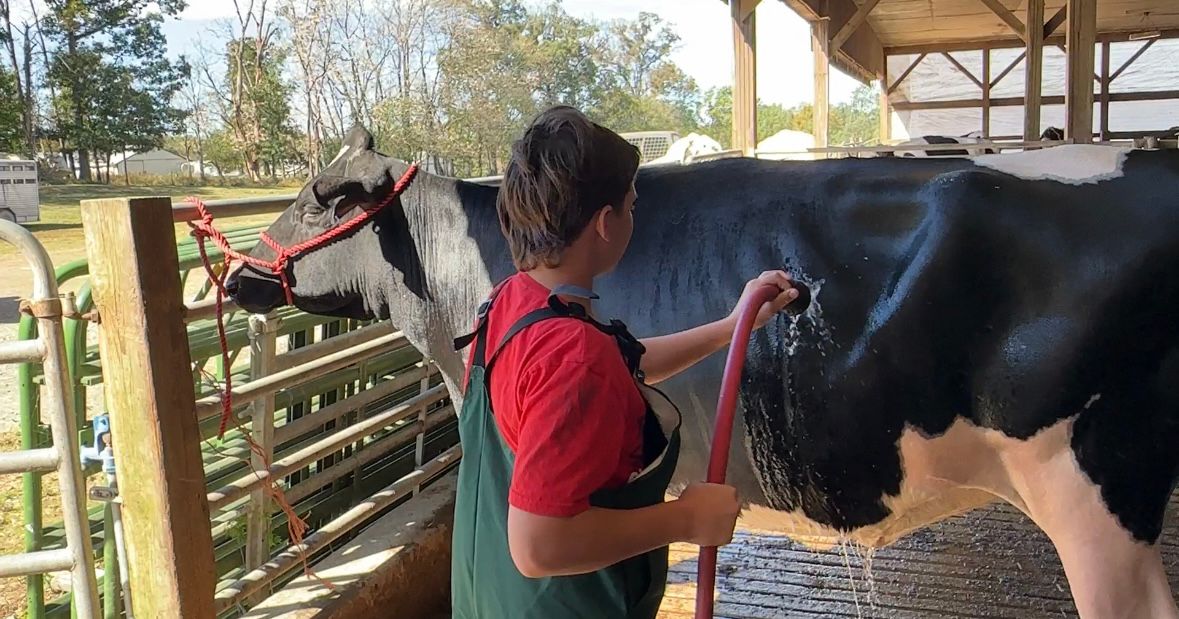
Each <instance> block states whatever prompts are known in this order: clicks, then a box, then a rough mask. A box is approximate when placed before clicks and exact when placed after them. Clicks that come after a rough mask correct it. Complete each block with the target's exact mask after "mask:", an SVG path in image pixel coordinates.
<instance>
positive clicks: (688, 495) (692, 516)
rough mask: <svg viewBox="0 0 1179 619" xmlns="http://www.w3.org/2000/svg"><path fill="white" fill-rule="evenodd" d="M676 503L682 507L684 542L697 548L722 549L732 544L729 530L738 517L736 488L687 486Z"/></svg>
mask: <svg viewBox="0 0 1179 619" xmlns="http://www.w3.org/2000/svg"><path fill="white" fill-rule="evenodd" d="M677 501H678V502H679V503H680V504H681V505H682V506H683V513H684V517H685V518H686V524H687V531H686V533H687V535H686V538H685V539H684V541H686V542H689V543H692V544H697V545H699V546H724V545H725V544H728V543H729V542H731V541H733V529H734V528H735V527H736V526H737V516H738V514H740V513H741V504H740V502H738V500H737V489H736V488H734V487H732V486H728V485H724V484H707V483H694V484H689V485H688V486H687V487H686V488H684V491H683V493H681V494H680V498H679V499H677Z"/></svg>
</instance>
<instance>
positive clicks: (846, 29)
mask: <svg viewBox="0 0 1179 619" xmlns="http://www.w3.org/2000/svg"><path fill="white" fill-rule="evenodd" d="M877 4H880V0H865V1H864V4H861V5H860V8H859V9H857V10H856V14H855V15H852V17H851V19H849V20H847V23H846V24H844V25H843V27H841V28H840V29H839V32H837V33H835V38H833V39H831V53H835V52H837V51H839V49H840V48H842V47H843V44H844V43H847V40H848V39H850V38H851V35H853V34H855V33H856V29H857V28H859V27H860V26H861V25H863V23H864V21H865V20H867V19H868V15H869V14H870V13H871V12H872V9H874V8H876V5H877Z"/></svg>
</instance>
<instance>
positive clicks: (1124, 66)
mask: <svg viewBox="0 0 1179 619" xmlns="http://www.w3.org/2000/svg"><path fill="white" fill-rule="evenodd" d="M1157 40H1158V39H1150V40H1149V41H1147V42H1146V43H1145V44H1144V45H1143V46H1142V47H1139V48H1138V51H1136V52H1134V55H1133V56H1130V57H1129V58H1127V59H1126V62H1123V63H1122V66H1120V67H1118V70H1117V71H1114V72H1113V73H1112V74H1111V75H1110V76H1109V81H1111V82H1112V81H1114V80H1116V79H1118V76H1119V75H1121V74H1122V73H1123V72H1124V71H1125V70H1126V69H1129V68H1130V65H1132V64H1134V61H1135V60H1138V59H1139V58H1141V57H1142V54H1145V53H1146V50H1148V49H1150V47H1151V46H1152V45H1154V42H1155V41H1157ZM1099 81H1100V80H1099Z"/></svg>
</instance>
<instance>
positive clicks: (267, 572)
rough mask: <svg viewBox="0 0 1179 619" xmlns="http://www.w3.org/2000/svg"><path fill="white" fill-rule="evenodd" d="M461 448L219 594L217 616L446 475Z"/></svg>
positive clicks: (447, 453) (434, 461)
mask: <svg viewBox="0 0 1179 619" xmlns="http://www.w3.org/2000/svg"><path fill="white" fill-rule="evenodd" d="M461 455H462V447H460V446H458V445H455V446H454V447H451V448H450V449H448V450H446V451H445V452H443V453H442V454H440V455H439V456H438V457H436V458H434V459H433V460H430V461H429V462H427V463H425V464H423V465H422V466H421V467H420V468H417V469H415V470H414V471H413V472H412V473H409V474H408V475H406V476H404V477H402V478H401V479H398V480H397V481H395V482H393V483H392V484H389V485H388V486H386V487H385V488H384V489H383V490H381V491H380V492H377V493H376V494H374V495H372V496H371V497H369V498H368V500H366V501H364V502H363V503H360V504H359V505H357V506H355V507H353V508H352V509H350V510H348V511H346V512H344V513H343V514H342V515H340V516H339V517H337V518H335V519H334V520H332V521H331V522H329V523H327V524H325V525H324V526H322V527H320V528H319V529H317V530H316V531H315V532H314V533H312V534H311V535H308V536H307V538H306V539H304V540H303V543H302V544H300V545H297V546H294V545H293V546H290V547H288V548H287V549H286V550H284V551H283V552H281V553H279V554H278V555H276V556H275V557H273V558H271V559H270V561H267V562H266V564H264V565H262V566H261V567H259V568H257V569H255V570H252V571H250V572H249V573H247V574H245V575H243V576H242V577H241V578H239V579H237V580H235V581H234V582H232V583H230V584H228V585H227V586H225V587H223V588H222V589H221V590H220V591H218V592H217V596H216V598H215V600H214V607H215V610H216V612H217V613H218V614H220V613H222V612H225V611H226V610H229V609H230V608H232V607H233V606H234V605H236V604H237V603H238V602H239V601H241V600H242V599H244V598H246V597H248V596H250V595H252V594H254V593H256V592H258V591H260V590H261V589H262V588H263V587H265V586H266V585H268V584H269V583H271V582H273V581H274V580H275V579H277V578H278V577H279V576H281V575H282V574H284V573H286V572H287V571H289V570H290V569H291V568H293V567H295V566H296V565H298V563H299V561H300V560H301V558H302V557H303V556H310V555H313V554H315V553H316V552H318V551H320V550H322V549H324V548H326V547H327V546H328V545H329V544H331V543H332V542H333V541H335V540H336V539H338V538H339V537H340V536H342V535H344V534H345V533H347V532H348V531H350V530H352V529H354V528H355V527H357V526H358V525H360V524H361V523H362V522H364V521H365V520H366V519H367V518H369V517H370V516H372V515H373V514H376V513H377V512H380V511H381V510H383V509H385V508H386V507H389V506H390V505H392V504H393V503H394V502H396V501H397V500H398V499H401V498H404V497H405V496H406V495H408V494H410V493H411V492H412V491H413V490H414V488H416V487H418V486H420V485H422V484H424V483H426V482H428V481H430V480H431V479H433V478H435V477H437V476H439V475H441V474H442V473H444V472H446V471H447V470H448V469H449V468H450V467H451V466H453V465H454V464H455V463H456V462H458V460H459V458H460V457H461Z"/></svg>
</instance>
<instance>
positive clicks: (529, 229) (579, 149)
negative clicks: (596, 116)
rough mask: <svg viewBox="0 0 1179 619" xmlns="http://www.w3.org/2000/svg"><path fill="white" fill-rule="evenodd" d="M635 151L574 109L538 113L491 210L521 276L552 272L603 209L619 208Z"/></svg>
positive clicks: (635, 162)
mask: <svg viewBox="0 0 1179 619" xmlns="http://www.w3.org/2000/svg"><path fill="white" fill-rule="evenodd" d="M638 168H639V150H638V149H637V148H635V147H634V146H633V145H632V144H630V143H629V142H627V141H626V140H624V139H622V137H621V136H619V135H618V134H616V133H614V132H613V131H610V130H609V129H606V128H605V127H602V126H600V125H598V124H597V123H594V122H592V121H591V120H590V119H589V118H587V117H586V116H585V115H584V114H582V113H581V112H579V111H577V110H576V109H574V108H571V107H567V106H557V107H553V108H549V109H548V110H545V111H544V112H542V113H541V114H540V115H539V116H537V117H536V119H535V120H533V121H532V124H531V125H529V127H528V129H527V130H525V131H524V135H523V137H521V138H520V139H519V140H517V141H516V142H515V143H514V144H513V145H512V158H511V161H509V162H508V168H507V170H506V171H505V172H504V178H503V182H502V183H501V185H500V189H499V197H498V198H497V201H496V208H497V209H498V211H499V223H500V227H501V228H502V229H503V233H504V236H505V237H507V239H508V246H509V247H510V248H511V250H512V260H513V261H514V262H515V263H516V268H518V269H520V270H522V271H528V270H531V269H535V268H537V267H539V266H542V265H543V266H548V267H555V266H557V265H558V264H559V263H560V261H561V252H562V250H564V249H565V248H566V247H567V246H569V244H570V243H572V242H573V241H574V240H575V239H576V238H577V236H578V235H579V234H581V231H582V230H584V229H585V227H586V225H588V224H589V222H590V220H591V219H593V216H594V213H596V212H598V210H600V209H601V208H602V207H604V206H606V205H607V204H609V205H613V206H615V207H616V208H621V207H622V203H623V200H625V198H626V194H627V192H628V191H630V186H631V182H632V181H633V180H634V177H635V173H636V172H638Z"/></svg>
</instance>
